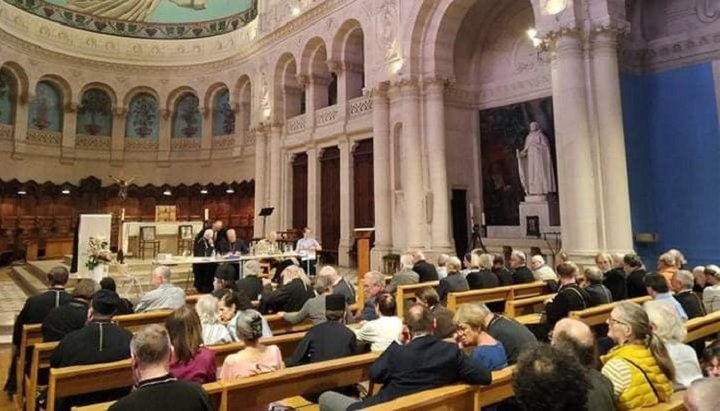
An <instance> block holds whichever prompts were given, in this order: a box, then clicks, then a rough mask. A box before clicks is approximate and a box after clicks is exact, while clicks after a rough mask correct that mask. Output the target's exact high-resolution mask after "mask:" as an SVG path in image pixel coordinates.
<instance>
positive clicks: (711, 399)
mask: <svg viewBox="0 0 720 411" xmlns="http://www.w3.org/2000/svg"><path fill="white" fill-rule="evenodd" d="M718 404H720V379H718V378H703V379H700V380H697V381H694V382H693V383H692V384H690V387H688V390H687V392H685V396H684V397H683V405H685V409H686V411H717V409H718Z"/></svg>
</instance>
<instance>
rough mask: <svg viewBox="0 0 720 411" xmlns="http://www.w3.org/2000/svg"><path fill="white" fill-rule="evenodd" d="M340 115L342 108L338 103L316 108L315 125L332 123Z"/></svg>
mask: <svg viewBox="0 0 720 411" xmlns="http://www.w3.org/2000/svg"><path fill="white" fill-rule="evenodd" d="M339 117H340V109H339V108H338V106H337V105H334V106H330V107H324V108H321V109H320V110H315V126H317V127H320V126H324V125H326V124H332V123H334V122H335V121H336V120H338V118H339Z"/></svg>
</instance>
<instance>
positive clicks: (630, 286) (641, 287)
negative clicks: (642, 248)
mask: <svg viewBox="0 0 720 411" xmlns="http://www.w3.org/2000/svg"><path fill="white" fill-rule="evenodd" d="M623 270H625V274H627V279H626V281H627V298H635V297H643V296H646V295H648V294H647V289H646V288H645V282H644V279H645V275H647V271H645V268H644V267H643V263H642V260H641V259H640V257H639V256H638V255H637V254H626V255H625V257H623Z"/></svg>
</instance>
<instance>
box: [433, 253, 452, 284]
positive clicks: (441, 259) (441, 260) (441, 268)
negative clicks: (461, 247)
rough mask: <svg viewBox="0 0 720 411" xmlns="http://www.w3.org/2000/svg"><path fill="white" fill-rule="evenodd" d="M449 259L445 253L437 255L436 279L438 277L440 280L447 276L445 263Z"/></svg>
mask: <svg viewBox="0 0 720 411" xmlns="http://www.w3.org/2000/svg"><path fill="white" fill-rule="evenodd" d="M449 259H450V256H449V255H447V254H440V255H439V256H438V262H437V267H435V270H436V271H437V273H438V279H440V280H442V279H443V278H445V277H447V274H448V270H447V263H448V260H449Z"/></svg>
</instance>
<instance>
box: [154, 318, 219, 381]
mask: <svg viewBox="0 0 720 411" xmlns="http://www.w3.org/2000/svg"><path fill="white" fill-rule="evenodd" d="M165 328H167V332H168V336H169V337H170V343H171V344H172V346H173V352H172V358H171V359H170V375H172V376H173V377H175V378H177V379H179V380H186V381H194V382H196V383H198V384H205V383H208V382H213V381H215V379H216V378H215V372H216V368H215V352H214V351H213V350H210V349H209V348H207V347H205V346H204V345H203V340H202V326H201V325H200V317H198V314H197V312H195V310H193V309H191V308H189V307H188V306H186V305H184V306H182V307H180V308H178V309H177V310H175V311H173V312H172V314H170V317H168V318H167V319H166V320H165Z"/></svg>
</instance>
